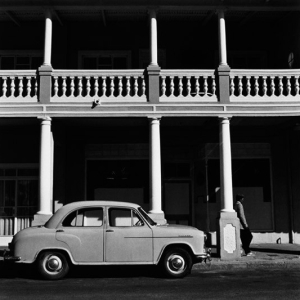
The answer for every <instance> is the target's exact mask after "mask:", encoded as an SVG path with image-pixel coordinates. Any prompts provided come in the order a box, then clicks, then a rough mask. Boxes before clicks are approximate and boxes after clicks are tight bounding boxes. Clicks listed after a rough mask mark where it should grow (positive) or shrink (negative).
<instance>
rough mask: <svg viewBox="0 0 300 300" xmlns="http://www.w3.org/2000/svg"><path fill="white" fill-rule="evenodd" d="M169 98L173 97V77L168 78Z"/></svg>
mask: <svg viewBox="0 0 300 300" xmlns="http://www.w3.org/2000/svg"><path fill="white" fill-rule="evenodd" d="M170 81H171V82H170V96H174V77H170Z"/></svg>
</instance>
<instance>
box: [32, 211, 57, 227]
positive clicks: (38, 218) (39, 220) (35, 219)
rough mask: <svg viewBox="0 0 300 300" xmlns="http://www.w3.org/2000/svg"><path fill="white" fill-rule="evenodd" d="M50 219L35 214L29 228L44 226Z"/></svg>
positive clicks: (48, 216) (49, 216)
mask: <svg viewBox="0 0 300 300" xmlns="http://www.w3.org/2000/svg"><path fill="white" fill-rule="evenodd" d="M51 217H52V215H39V214H35V215H34V216H33V221H32V224H31V226H39V225H44V224H45V223H46V222H47V221H48V220H49V219H50V218H51Z"/></svg>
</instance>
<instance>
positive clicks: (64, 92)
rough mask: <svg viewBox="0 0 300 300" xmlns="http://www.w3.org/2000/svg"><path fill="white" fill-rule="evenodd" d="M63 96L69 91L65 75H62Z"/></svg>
mask: <svg viewBox="0 0 300 300" xmlns="http://www.w3.org/2000/svg"><path fill="white" fill-rule="evenodd" d="M62 80H63V82H62V97H65V96H66V91H67V82H66V77H65V76H63V77H62Z"/></svg>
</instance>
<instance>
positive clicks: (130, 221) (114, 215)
mask: <svg viewBox="0 0 300 300" xmlns="http://www.w3.org/2000/svg"><path fill="white" fill-rule="evenodd" d="M109 225H110V226H112V227H132V226H143V225H144V222H143V221H142V219H141V218H140V216H139V215H138V214H137V213H136V212H135V211H133V210H131V209H125V208H111V209H110V210H109Z"/></svg>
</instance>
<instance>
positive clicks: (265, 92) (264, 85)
mask: <svg viewBox="0 0 300 300" xmlns="http://www.w3.org/2000/svg"><path fill="white" fill-rule="evenodd" d="M262 80H263V89H262V90H263V96H266V95H267V77H266V76H263V77H262Z"/></svg>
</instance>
